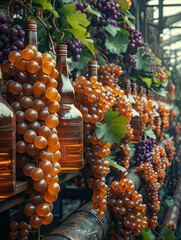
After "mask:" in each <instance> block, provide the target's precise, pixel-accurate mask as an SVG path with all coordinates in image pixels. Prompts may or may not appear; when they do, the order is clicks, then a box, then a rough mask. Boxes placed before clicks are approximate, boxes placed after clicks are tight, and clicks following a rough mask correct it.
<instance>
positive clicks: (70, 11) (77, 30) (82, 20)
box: [59, 3, 94, 54]
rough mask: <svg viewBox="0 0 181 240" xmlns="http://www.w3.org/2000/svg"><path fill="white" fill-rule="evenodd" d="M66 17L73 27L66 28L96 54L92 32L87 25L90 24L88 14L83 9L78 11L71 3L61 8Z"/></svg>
mask: <svg viewBox="0 0 181 240" xmlns="http://www.w3.org/2000/svg"><path fill="white" fill-rule="evenodd" d="M59 12H60V13H63V14H64V15H65V17H66V22H67V23H68V24H69V25H70V26H71V28H67V29H64V30H66V31H68V32H70V33H72V34H73V35H74V37H75V38H77V39H79V40H80V41H81V42H83V43H84V44H85V45H86V46H87V48H88V49H89V50H90V51H91V52H92V53H93V54H94V44H93V40H92V39H90V33H88V32H87V29H86V27H87V26H88V25H89V21H88V20H87V18H86V15H85V14H83V13H81V11H76V8H75V5H74V4H73V3H72V4H69V5H64V6H63V7H62V8H61V9H60V10H59Z"/></svg>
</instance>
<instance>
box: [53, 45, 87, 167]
mask: <svg viewBox="0 0 181 240" xmlns="http://www.w3.org/2000/svg"><path fill="white" fill-rule="evenodd" d="M56 53H57V70H58V71H59V76H58V88H57V89H58V91H59V93H60V95H61V100H60V110H59V112H58V116H59V125H58V126H57V131H58V137H59V142H60V151H61V154H62V157H61V159H60V164H61V167H62V170H65V171H77V170H79V169H81V168H83V167H84V161H83V117H82V114H81V112H80V111H79V110H78V109H77V108H76V107H75V106H74V89H73V86H72V84H71V82H70V80H69V76H68V72H67V46H66V45H58V46H57V47H56Z"/></svg>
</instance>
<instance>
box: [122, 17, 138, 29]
mask: <svg viewBox="0 0 181 240" xmlns="http://www.w3.org/2000/svg"><path fill="white" fill-rule="evenodd" d="M122 17H123V19H124V22H125V23H127V24H128V26H130V28H131V29H133V30H134V29H135V25H134V24H133V23H132V22H131V21H130V20H129V19H128V16H124V15H122Z"/></svg>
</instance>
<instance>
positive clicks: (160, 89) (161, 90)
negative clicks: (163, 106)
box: [151, 88, 167, 97]
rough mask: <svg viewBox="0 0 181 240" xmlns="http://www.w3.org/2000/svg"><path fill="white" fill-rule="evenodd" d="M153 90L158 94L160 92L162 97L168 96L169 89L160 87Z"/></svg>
mask: <svg viewBox="0 0 181 240" xmlns="http://www.w3.org/2000/svg"><path fill="white" fill-rule="evenodd" d="M151 90H152V91H153V92H156V93H157V94H159V95H160V96H162V97H167V91H165V89H164V88H159V89H154V88H152V89H151Z"/></svg>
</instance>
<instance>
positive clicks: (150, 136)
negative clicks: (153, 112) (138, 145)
mask: <svg viewBox="0 0 181 240" xmlns="http://www.w3.org/2000/svg"><path fill="white" fill-rule="evenodd" d="M145 135H147V136H148V137H149V138H153V139H156V135H155V133H154V132H153V130H152V129H151V128H150V125H149V124H148V126H147V127H146V131H145Z"/></svg>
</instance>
